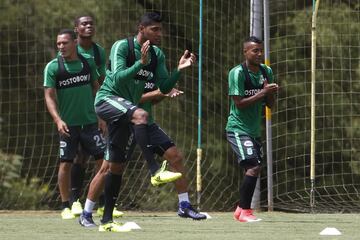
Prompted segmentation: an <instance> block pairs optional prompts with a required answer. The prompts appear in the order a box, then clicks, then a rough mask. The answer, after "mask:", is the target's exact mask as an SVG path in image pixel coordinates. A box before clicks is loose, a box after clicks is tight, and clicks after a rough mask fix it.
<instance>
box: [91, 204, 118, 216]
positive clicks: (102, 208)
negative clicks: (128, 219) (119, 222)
mask: <svg viewBox="0 0 360 240" xmlns="http://www.w3.org/2000/svg"><path fill="white" fill-rule="evenodd" d="M96 214H97V215H98V216H99V217H102V215H104V207H98V209H97V210H96ZM122 216H124V212H122V211H119V210H117V209H116V206H115V207H114V210H113V217H114V218H119V217H122Z"/></svg>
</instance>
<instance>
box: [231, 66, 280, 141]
mask: <svg viewBox="0 0 360 240" xmlns="http://www.w3.org/2000/svg"><path fill="white" fill-rule="evenodd" d="M261 66H262V67H263V68H264V69H265V71H266V73H267V76H268V78H269V83H272V82H274V77H273V73H272V70H271V68H269V67H267V66H266V65H264V64H261ZM249 75H250V80H251V85H252V86H253V89H247V88H246V87H245V79H246V78H245V73H244V70H243V67H242V65H238V66H236V67H234V68H233V69H231V70H230V72H229V76H228V81H229V92H228V94H229V96H230V114H229V117H228V122H227V125H226V131H228V132H236V133H239V134H244V135H249V136H251V137H254V138H257V137H260V136H261V118H262V109H263V106H264V101H258V102H256V103H254V104H252V105H250V106H248V107H246V108H243V109H239V108H237V107H236V105H235V103H234V100H233V99H232V97H231V96H241V97H247V96H251V95H254V94H256V93H257V92H258V91H260V90H261V89H262V88H263V83H264V80H265V79H264V76H263V75H262V73H261V71H260V70H259V71H258V72H256V73H254V72H251V71H250V69H249Z"/></svg>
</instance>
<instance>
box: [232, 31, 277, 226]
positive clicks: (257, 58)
mask: <svg viewBox="0 0 360 240" xmlns="http://www.w3.org/2000/svg"><path fill="white" fill-rule="evenodd" d="M263 52H264V50H263V43H262V41H261V40H259V39H258V38H256V37H253V36H252V37H250V38H248V39H246V40H245V41H244V43H243V53H244V56H245V62H244V63H242V64H240V65H238V66H236V67H234V68H233V69H231V70H230V72H229V77H228V78H229V79H228V81H229V92H228V94H229V96H230V114H229V117H228V122H227V125H226V134H227V140H228V141H229V143H230V145H231V148H232V149H233V151H234V152H235V154H236V156H237V160H238V163H239V165H240V167H242V168H243V169H244V173H245V176H244V178H243V182H242V184H241V186H240V189H239V190H240V191H239V192H240V200H239V204H238V206H237V208H236V210H235V212H234V218H235V220H238V221H240V222H255V221H260V220H261V219H259V218H256V217H255V216H254V215H253V210H252V209H251V207H250V206H251V200H252V197H253V194H254V190H255V186H256V181H257V178H258V176H259V173H260V163H261V160H262V146H261V141H260V136H261V117H262V116H261V114H262V109H263V105H264V104H266V106H268V107H270V108H271V107H272V106H273V104H274V95H275V94H276V92H277V91H278V85H277V84H275V83H273V81H274V77H273V73H272V70H271V68H269V67H267V66H266V65H264V64H262V61H263Z"/></svg>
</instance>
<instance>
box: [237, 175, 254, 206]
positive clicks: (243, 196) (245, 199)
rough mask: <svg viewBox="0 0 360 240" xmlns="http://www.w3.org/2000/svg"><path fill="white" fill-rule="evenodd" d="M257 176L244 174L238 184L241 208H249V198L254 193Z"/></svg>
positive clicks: (250, 198)
mask: <svg viewBox="0 0 360 240" xmlns="http://www.w3.org/2000/svg"><path fill="white" fill-rule="evenodd" d="M256 181H257V177H253V176H247V175H245V177H244V179H243V182H242V184H241V186H240V201H239V207H241V208H242V209H250V208H251V200H252V197H253V195H254V191H255V187H256Z"/></svg>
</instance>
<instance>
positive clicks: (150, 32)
mask: <svg viewBox="0 0 360 240" xmlns="http://www.w3.org/2000/svg"><path fill="white" fill-rule="evenodd" d="M140 32H141V34H142V35H143V37H144V39H145V40H149V41H150V43H151V44H154V45H159V44H160V43H161V36H162V25H161V23H157V22H154V23H153V24H151V25H149V26H146V27H142V28H141V29H140Z"/></svg>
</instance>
